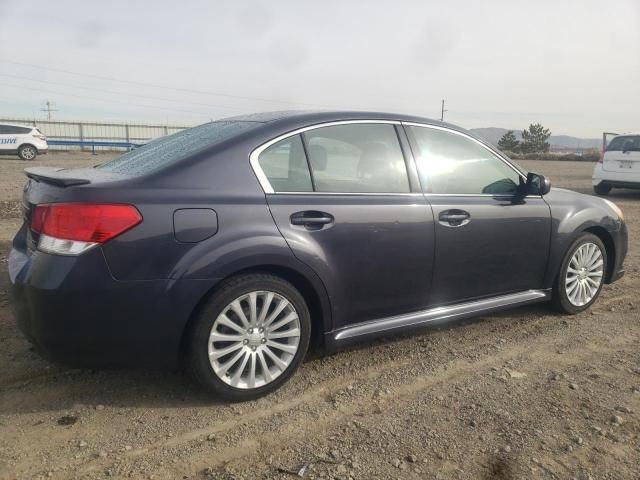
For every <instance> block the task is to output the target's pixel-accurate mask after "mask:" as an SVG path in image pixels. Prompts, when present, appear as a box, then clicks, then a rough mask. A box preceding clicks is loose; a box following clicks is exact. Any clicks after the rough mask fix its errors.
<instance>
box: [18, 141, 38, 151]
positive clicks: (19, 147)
mask: <svg viewBox="0 0 640 480" xmlns="http://www.w3.org/2000/svg"><path fill="white" fill-rule="evenodd" d="M22 147H33V148H35V149H36V152H37V151H38V147H36V146H35V145H34V144H33V143H29V142H24V143H21V144H20V145H18V148H17V149H18V150H20V149H21V148H22Z"/></svg>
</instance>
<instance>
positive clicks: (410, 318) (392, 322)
mask: <svg viewBox="0 0 640 480" xmlns="http://www.w3.org/2000/svg"><path fill="white" fill-rule="evenodd" d="M550 296H551V294H550V292H549V291H547V290H526V291H523V292H518V293H510V294H508V295H500V296H497V297H492V298H484V299H482V300H476V301H473V302H465V303H459V304H456V305H448V306H444V307H435V308H430V309H428V310H422V311H419V312H414V313H407V314H404V315H396V316H393V317H387V318H381V319H379V320H373V321H369V322H363V323H359V324H357V325H353V326H350V327H346V328H343V329H341V330H338V331H336V332H334V333H333V339H334V341H336V342H340V341H343V340H347V339H352V338H354V337H366V336H367V335H373V334H376V333H381V332H386V331H389V330H396V329H403V328H407V327H417V326H420V325H426V324H428V323H430V322H434V321H437V320H454V319H457V318H462V317H469V316H473V315H475V314H479V313H483V312H487V311H492V310H500V309H503V308H508V307H515V306H517V305H521V304H527V303H533V302H536V301H543V300H546V299H548V298H550Z"/></svg>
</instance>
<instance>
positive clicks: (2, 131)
mask: <svg viewBox="0 0 640 480" xmlns="http://www.w3.org/2000/svg"><path fill="white" fill-rule="evenodd" d="M8 133H9V130H8V127H7V126H6V125H0V135H7V134H8Z"/></svg>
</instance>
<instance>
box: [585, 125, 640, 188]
mask: <svg viewBox="0 0 640 480" xmlns="http://www.w3.org/2000/svg"><path fill="white" fill-rule="evenodd" d="M592 183H593V190H594V191H595V192H596V193H597V194H598V195H606V194H607V193H609V192H610V191H611V189H612V188H613V187H619V188H640V133H627V134H624V135H618V136H617V137H613V139H612V140H611V142H609V145H607V148H606V149H605V151H604V152H603V153H602V156H601V157H600V161H599V162H598V163H597V164H596V167H595V168H594V169H593V178H592Z"/></svg>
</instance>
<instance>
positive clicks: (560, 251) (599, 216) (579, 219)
mask: <svg viewBox="0 0 640 480" xmlns="http://www.w3.org/2000/svg"><path fill="white" fill-rule="evenodd" d="M544 198H545V201H547V203H548V204H549V207H550V209H551V217H552V222H551V247H550V252H549V263H548V267H547V272H546V275H545V287H547V288H550V287H552V286H553V283H554V281H555V279H556V277H557V275H558V272H559V270H560V265H561V264H562V261H563V259H564V257H565V255H566V253H567V250H568V249H569V247H570V246H571V244H572V243H573V242H574V241H575V240H576V238H578V236H579V235H580V234H581V233H583V232H585V231H587V230H589V231H598V230H599V231H605V232H606V233H607V234H608V235H609V237H610V239H611V242H612V246H613V248H614V258H613V263H612V264H611V265H612V267H613V268H614V269H613V270H610V271H614V272H615V271H617V269H619V268H621V265H622V261H623V260H624V256H625V255H626V245H627V231H626V227H625V225H624V222H623V221H622V220H621V219H620V218H618V215H617V213H616V212H615V211H614V210H613V209H612V208H611V207H610V206H609V205H608V204H607V203H606V202H605V201H603V200H602V199H600V198H597V197H593V196H589V195H584V194H580V193H577V192H572V191H569V190H564V189H553V190H552V191H551V192H550V193H549V194H548V195H547V196H545V197H544ZM605 243H606V242H605ZM609 260H610V261H611V259H609Z"/></svg>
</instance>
